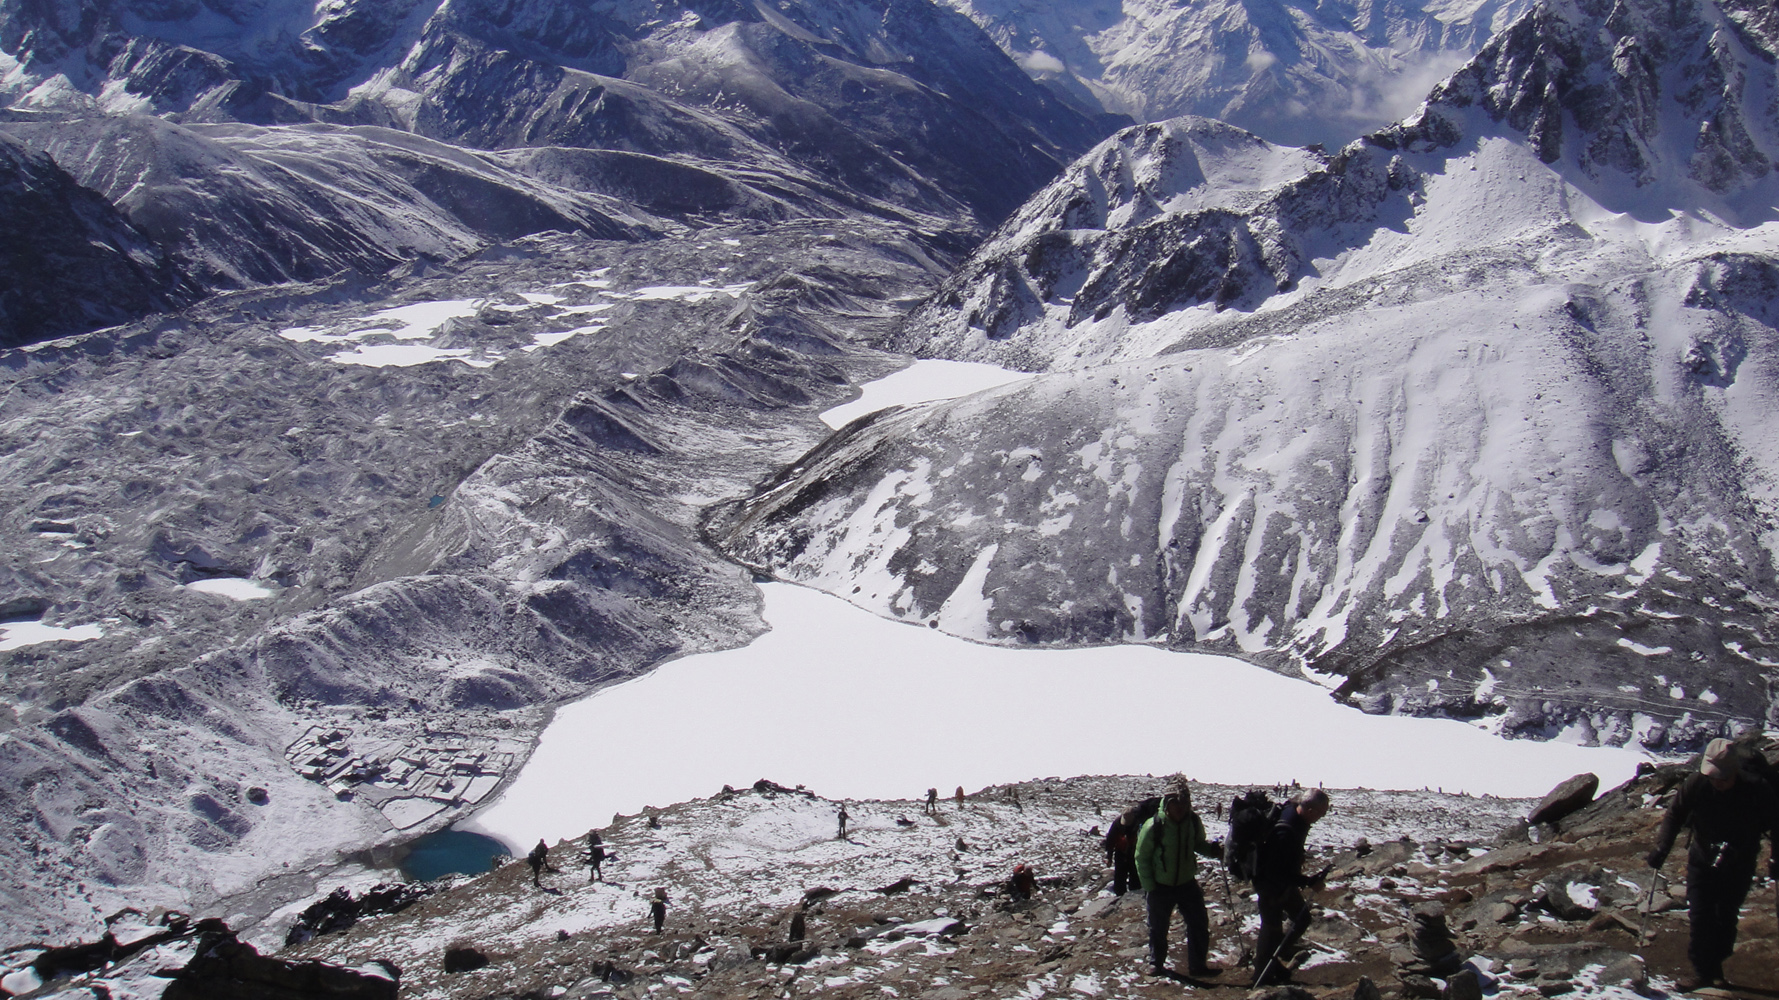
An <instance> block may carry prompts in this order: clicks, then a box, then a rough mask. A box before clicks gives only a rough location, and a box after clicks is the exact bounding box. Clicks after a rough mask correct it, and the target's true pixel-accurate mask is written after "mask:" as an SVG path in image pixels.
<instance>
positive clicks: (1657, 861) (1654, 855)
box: [1643, 847, 1668, 868]
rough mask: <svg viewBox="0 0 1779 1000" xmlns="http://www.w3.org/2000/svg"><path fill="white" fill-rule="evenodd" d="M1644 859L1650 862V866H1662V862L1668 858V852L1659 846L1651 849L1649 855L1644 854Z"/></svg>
mask: <svg viewBox="0 0 1779 1000" xmlns="http://www.w3.org/2000/svg"><path fill="white" fill-rule="evenodd" d="M1643 860H1645V861H1647V862H1649V867H1651V868H1660V867H1661V866H1662V864H1663V863H1664V862H1666V861H1667V860H1668V852H1667V851H1664V850H1662V849H1661V848H1659V847H1658V848H1656V849H1655V850H1653V851H1650V852H1649V853H1648V854H1647V855H1644V858H1643Z"/></svg>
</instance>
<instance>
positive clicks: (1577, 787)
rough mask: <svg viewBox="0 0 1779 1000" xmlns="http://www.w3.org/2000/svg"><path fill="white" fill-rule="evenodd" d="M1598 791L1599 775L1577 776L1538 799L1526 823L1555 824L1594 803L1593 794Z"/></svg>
mask: <svg viewBox="0 0 1779 1000" xmlns="http://www.w3.org/2000/svg"><path fill="white" fill-rule="evenodd" d="M1599 790H1600V776H1599V775H1597V774H1578V775H1576V776H1575V777H1573V778H1570V779H1569V780H1568V781H1565V782H1563V783H1562V784H1560V785H1558V786H1557V787H1555V788H1553V789H1551V790H1550V794H1548V795H1546V796H1545V797H1544V798H1542V799H1540V800H1539V802H1538V804H1537V805H1536V806H1534V807H1532V811H1531V812H1530V813H1528V814H1526V822H1527V823H1531V824H1533V825H1537V824H1539V823H1555V822H1557V821H1559V820H1561V819H1563V818H1564V817H1565V816H1568V815H1570V814H1572V813H1574V812H1575V811H1576V810H1578V809H1580V808H1581V807H1582V806H1585V805H1587V804H1588V803H1590V802H1592V801H1594V793H1595V792H1597V791H1599Z"/></svg>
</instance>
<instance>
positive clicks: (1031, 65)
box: [1019, 49, 1069, 73]
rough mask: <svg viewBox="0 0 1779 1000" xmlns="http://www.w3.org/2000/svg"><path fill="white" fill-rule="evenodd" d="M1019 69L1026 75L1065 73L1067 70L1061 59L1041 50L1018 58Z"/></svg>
mask: <svg viewBox="0 0 1779 1000" xmlns="http://www.w3.org/2000/svg"><path fill="white" fill-rule="evenodd" d="M1019 68H1020V69H1023V70H1025V71H1026V72H1027V73H1066V72H1068V69H1069V68H1068V67H1067V66H1065V65H1063V61H1062V60H1061V59H1058V58H1056V57H1055V56H1053V55H1051V54H1050V53H1048V52H1045V51H1044V50H1043V49H1038V50H1037V51H1035V52H1033V53H1032V54H1031V55H1028V56H1020V57H1019Z"/></svg>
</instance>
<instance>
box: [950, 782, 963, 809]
mask: <svg viewBox="0 0 1779 1000" xmlns="http://www.w3.org/2000/svg"><path fill="white" fill-rule="evenodd" d="M951 797H952V799H953V800H954V801H955V802H957V807H958V808H959V809H962V808H963V807H964V786H962V785H959V786H957V791H955V792H953V793H952V795H951Z"/></svg>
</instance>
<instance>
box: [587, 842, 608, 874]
mask: <svg viewBox="0 0 1779 1000" xmlns="http://www.w3.org/2000/svg"><path fill="white" fill-rule="evenodd" d="M609 857H611V855H609V854H607V853H605V839H604V838H603V837H601V836H600V835H599V831H598V830H588V831H587V869H588V871H587V881H589V882H603V881H605V875H604V874H602V873H601V872H600V870H599V866H600V865H603V864H605V859H606V858H609Z"/></svg>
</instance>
